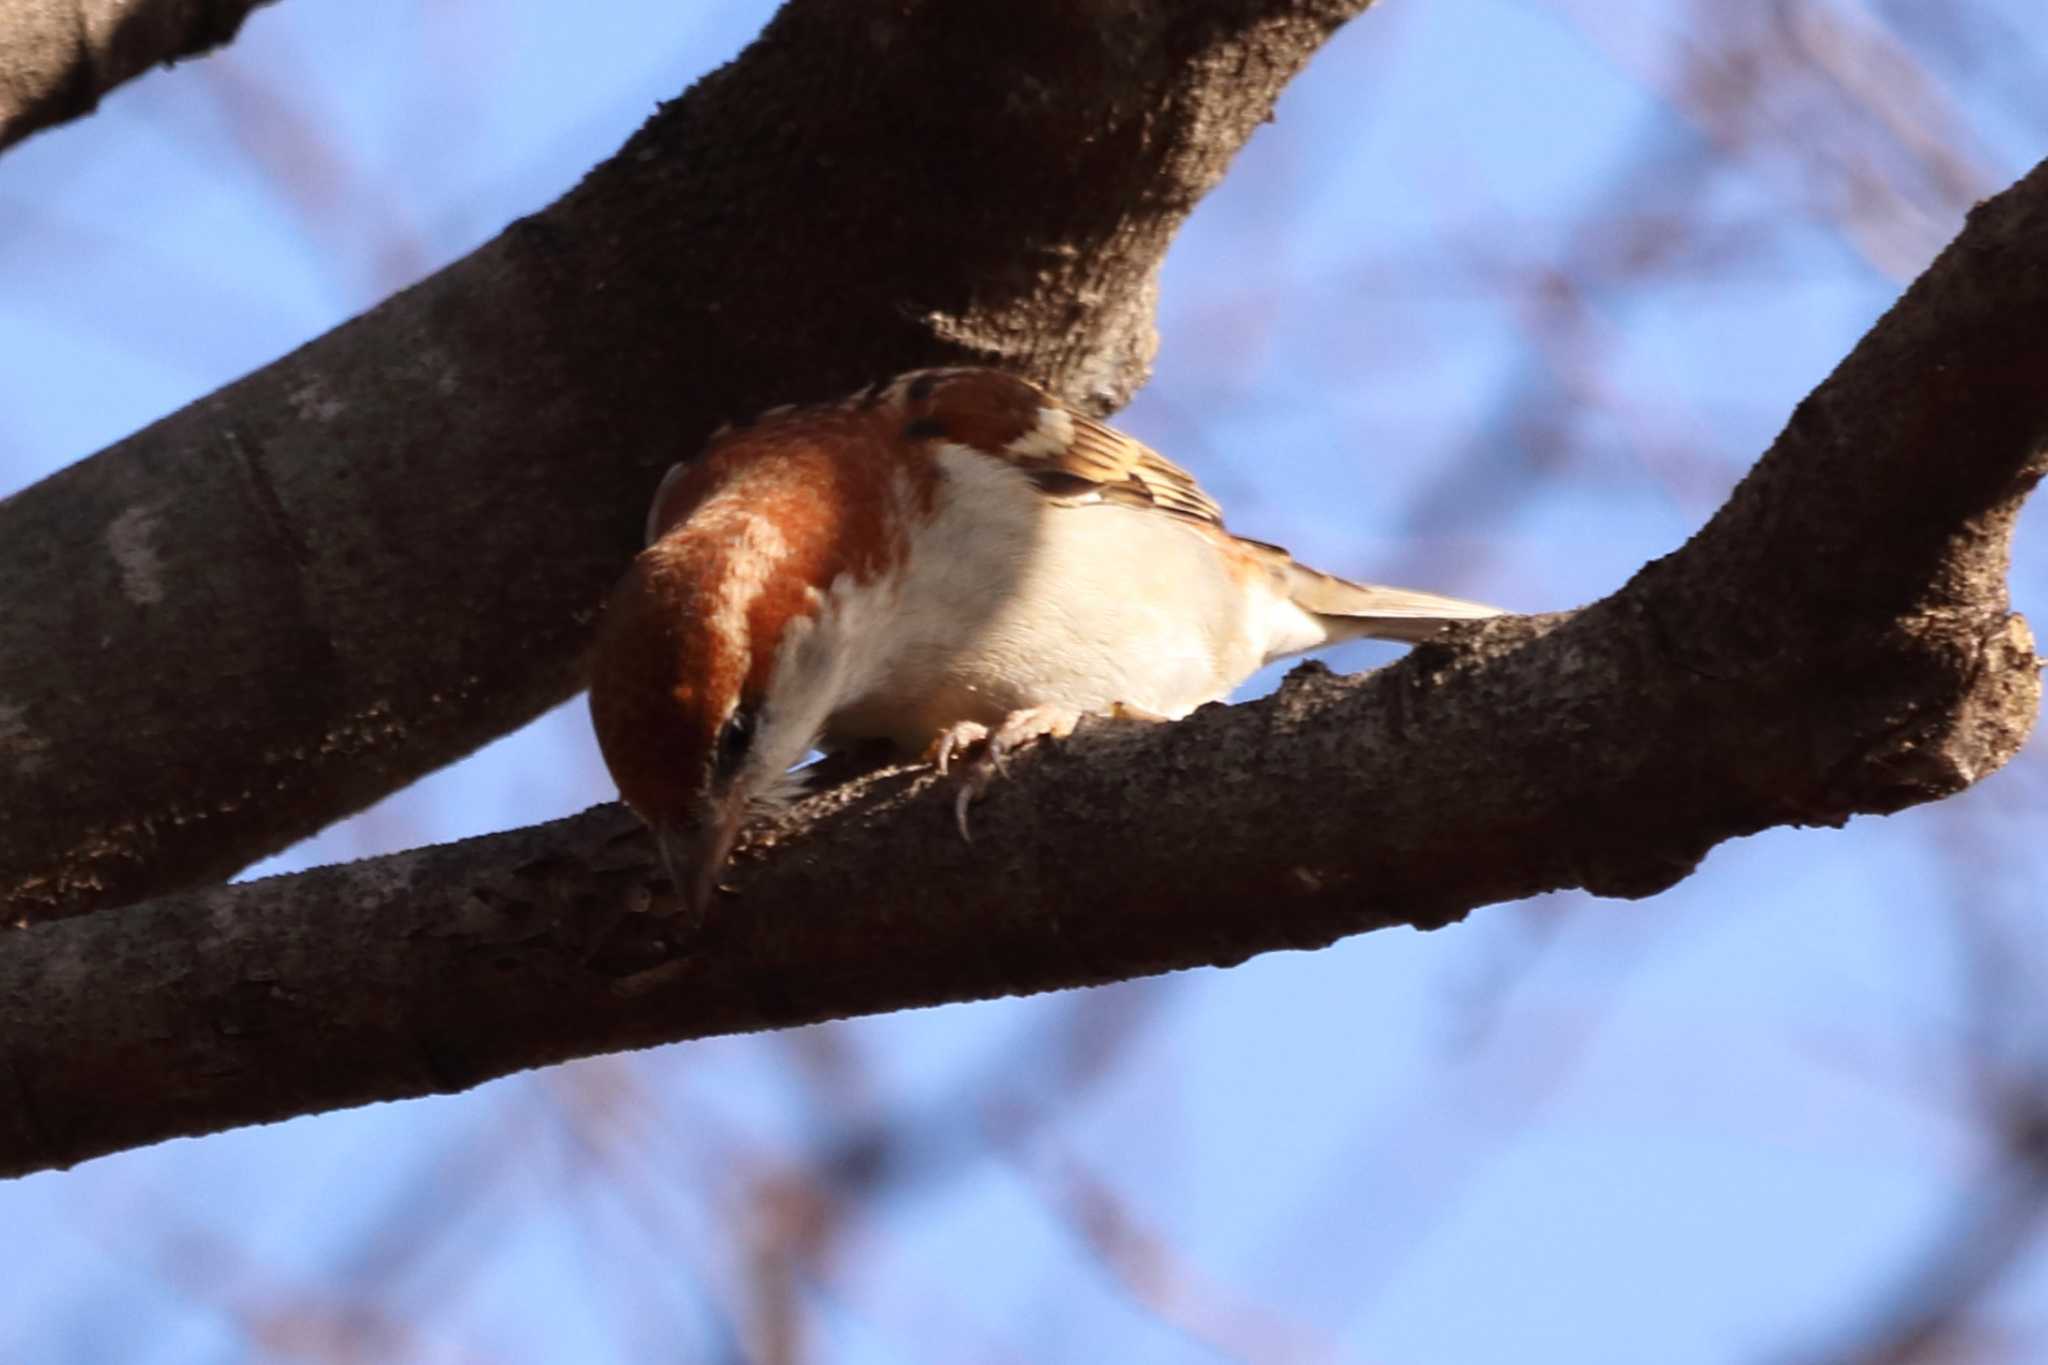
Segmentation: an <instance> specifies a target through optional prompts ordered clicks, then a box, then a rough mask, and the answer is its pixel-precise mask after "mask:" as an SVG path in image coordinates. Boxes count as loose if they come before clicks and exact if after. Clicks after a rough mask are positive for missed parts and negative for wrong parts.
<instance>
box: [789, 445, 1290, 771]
mask: <svg viewBox="0 0 2048 1365" xmlns="http://www.w3.org/2000/svg"><path fill="white" fill-rule="evenodd" d="M938 458H939V463H940V467H941V469H942V470H943V472H944V474H945V476H946V477H945V479H944V481H943V483H942V485H941V491H940V493H939V495H938V502H937V505H936V508H935V514H934V516H933V519H932V521H931V522H930V523H929V524H928V525H927V526H926V527H925V528H924V530H923V532H922V533H921V534H920V536H919V538H918V541H917V545H916V549H915V551H914V552H913V554H912V556H911V562H910V564H909V565H908V566H907V567H906V568H905V569H904V570H903V571H902V572H901V573H900V575H899V576H898V577H897V578H896V579H895V580H894V581H893V582H892V583H890V584H888V585H887V587H886V590H885V591H884V592H881V593H877V594H875V595H874V601H873V608H874V609H873V610H872V611H869V610H866V609H860V610H857V611H856V612H855V613H854V614H855V615H857V616H859V617H862V618H864V619H861V620H852V619H848V620H844V621H842V622H838V623H835V624H836V625H837V626H838V627H839V629H837V630H834V631H833V633H834V634H835V635H838V636H839V637H840V641H841V644H842V645H843V646H844V647H845V648H846V649H847V650H848V654H849V655H850V656H856V657H857V659H858V662H855V663H853V667H852V668H851V669H850V670H849V672H848V673H847V674H846V675H845V676H843V677H842V678H841V680H840V681H841V684H842V686H844V687H845V688H846V690H845V691H844V692H842V693H841V694H840V695H841V698H843V700H841V701H840V702H839V703H838V704H837V705H836V706H835V707H834V708H833V713H832V715H831V717H830V719H829V721H828V722H827V725H826V731H827V736H828V738H830V739H833V740H842V741H843V740H850V739H855V738H862V737H870V736H882V737H886V738H889V739H892V740H894V741H895V742H896V743H897V744H898V745H899V746H900V747H902V748H904V749H907V750H912V751H915V750H918V749H921V748H922V747H923V746H924V745H925V744H926V743H927V742H928V741H929V740H930V739H931V738H932V736H934V735H935V734H937V733H938V732H939V731H940V730H941V729H943V728H944V727H945V726H947V725H950V724H951V723H953V722H954V721H959V720H979V721H981V722H983V723H985V724H993V723H994V722H996V721H998V720H1000V719H1001V718H1002V717H1003V716H1004V715H1006V714H1008V713H1009V712H1011V711H1015V710H1019V709H1022V708H1024V707H1029V706H1061V707H1070V708H1073V709H1075V710H1078V711H1083V712H1101V711H1107V710H1109V709H1110V708H1111V707H1112V706H1114V705H1115V704H1116V703H1119V702H1122V703H1124V704H1126V705H1129V706H1135V707H1138V708H1141V709H1143V710H1146V711H1151V712H1156V713H1158V714H1160V715H1164V716H1175V717H1177V716H1182V715H1185V714H1186V713H1187V712H1189V711H1191V710H1193V709H1194V708H1195V707H1197V706H1199V705H1201V704H1202V703H1203V702H1207V701H1213V700H1215V699H1217V698H1219V697H1222V696H1223V695H1225V694H1226V693H1228V692H1229V691H1230V689H1231V688H1233V687H1235V686H1236V685H1237V684H1238V683H1239V682H1241V681H1243V679H1244V678H1246V677H1247V676H1249V675H1250V674H1251V672H1252V671H1253V670H1254V669H1256V668H1257V667H1258V666H1259V665H1260V664H1261V663H1263V662H1265V661H1266V659H1267V658H1269V657H1275V656H1277V655H1279V654H1286V653H1293V652H1295V651H1297V650H1300V649H1306V648H1310V647H1312V646H1313V645H1315V644H1318V643H1321V641H1322V639H1323V634H1324V632H1323V631H1322V629H1321V627H1320V626H1319V625H1317V623H1316V621H1315V618H1313V617H1312V616H1309V615H1308V614H1307V613H1305V612H1303V611H1301V610H1300V609H1299V608H1297V607H1295V606H1294V605H1293V604H1292V603H1291V602H1289V601H1287V600H1286V598H1285V596H1284V593H1283V591H1282V590H1281V588H1280V587H1279V585H1278V584H1277V582H1275V581H1273V580H1272V579H1270V578H1269V576H1267V575H1264V574H1254V575H1252V576H1251V577H1250V579H1249V580H1247V579H1246V578H1244V577H1240V576H1238V575H1235V574H1233V573H1232V572H1231V571H1230V568H1229V565H1228V563H1227V561H1226V560H1225V559H1224V558H1223V557H1222V556H1221V555H1220V554H1219V553H1218V550H1217V547H1216V545H1215V544H1214V542H1213V541H1211V540H1209V539H1207V538H1206V537H1205V536H1204V535H1203V534H1202V533H1201V532H1200V531H1199V530H1197V529H1196V528H1195V527H1193V526H1191V525H1188V524H1186V523H1183V522H1181V521H1180V520H1179V519H1177V518H1175V517H1173V516H1171V515H1167V514H1164V513H1160V512H1157V511H1148V510H1146V509H1143V508H1135V507H1126V506H1120V505H1117V504H1113V503H1096V504H1089V505H1084V506H1061V505H1057V504H1053V503H1050V502H1048V501H1047V500H1046V499H1045V498H1044V497H1043V496H1042V495H1040V494H1039V493H1038V491H1037V490H1036V489H1035V488H1033V487H1032V486H1031V484H1030V483H1029V481H1028V480H1027V479H1026V478H1025V476H1024V475H1023V473H1022V472H1021V471H1019V470H1017V469H1016V468H1014V467H1013V466H1010V465H1007V464H1004V463H1002V462H1001V461H998V460H993V459H990V458H989V457H988V456H986V455H983V454H979V453H977V452H975V451H971V450H965V449H960V448H957V447H954V448H942V449H941V450H940V452H939V456H938ZM848 662H852V660H851V659H849V660H848Z"/></svg>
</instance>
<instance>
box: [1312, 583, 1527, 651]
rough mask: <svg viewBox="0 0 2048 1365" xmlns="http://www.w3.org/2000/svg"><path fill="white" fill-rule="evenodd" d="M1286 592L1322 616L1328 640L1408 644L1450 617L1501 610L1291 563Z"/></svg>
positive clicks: (1437, 628) (1467, 618)
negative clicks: (1359, 581) (1354, 580)
mask: <svg viewBox="0 0 2048 1365" xmlns="http://www.w3.org/2000/svg"><path fill="white" fill-rule="evenodd" d="M1287 593H1288V596H1289V597H1291V598H1293V599H1294V604H1295V605H1296V606H1298V607H1300V608H1302V610H1304V611H1309V612H1313V613H1314V614H1315V615H1316V616H1317V617H1319V618H1320V619H1321V620H1322V622H1323V624H1324V625H1325V627H1327V628H1328V630H1329V632H1330V639H1331V641H1332V642H1335V641H1338V640H1356V639H1360V638H1369V639H1374V640H1400V641H1403V642H1405V643H1407V644H1411V645H1412V644H1417V643H1419V642H1421V641H1423V640H1427V639H1428V638H1429V637H1430V636H1432V635H1434V634H1436V633H1437V632H1438V631H1440V630H1442V629H1443V628H1444V627H1445V626H1447V625H1449V624H1451V623H1452V622H1453V621H1480V620H1484V619H1485V618H1487V617H1489V616H1503V615H1505V614H1506V613H1505V612H1503V611H1502V610H1501V609H1500V608H1499V607H1489V606H1484V605H1482V604H1481V603H1478V602H1467V601H1465V600H1464V599H1462V598H1458V597H1444V596H1442V595H1440V594H1438V593H1433V592H1418V591H1416V590H1415V589H1413V588H1383V587H1380V586H1379V585H1378V584H1375V583H1353V582H1351V581H1350V580H1349V579H1345V578H1338V577H1336V576H1334V575H1332V574H1326V573H1322V572H1320V571H1318V570H1315V569H1311V568H1308V567H1307V566H1306V565H1302V564H1294V563H1290V564H1289V565H1288V566H1287Z"/></svg>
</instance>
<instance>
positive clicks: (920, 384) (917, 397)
mask: <svg viewBox="0 0 2048 1365" xmlns="http://www.w3.org/2000/svg"><path fill="white" fill-rule="evenodd" d="M938 386H939V376H938V375H937V373H935V372H934V371H931V370H927V371H925V372H924V373H923V374H921V375H919V376H918V377H917V378H915V379H913V380H911V381H910V387H909V388H908V389H905V390H904V396H905V397H907V398H909V399H910V401H911V402H913V403H922V402H924V401H925V400H926V399H928V398H930V397H931V396H932V390H933V389H935V388H937V387H938Z"/></svg>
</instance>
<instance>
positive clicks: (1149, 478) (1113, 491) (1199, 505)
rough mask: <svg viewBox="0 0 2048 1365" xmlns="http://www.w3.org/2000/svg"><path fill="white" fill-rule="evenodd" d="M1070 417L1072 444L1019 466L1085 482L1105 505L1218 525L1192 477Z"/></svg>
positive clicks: (1218, 515) (1142, 447) (1137, 445)
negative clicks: (1046, 468) (1143, 508)
mask: <svg viewBox="0 0 2048 1365" xmlns="http://www.w3.org/2000/svg"><path fill="white" fill-rule="evenodd" d="M1051 401H1057V400H1051ZM1069 416H1071V417H1072V418H1073V419H1074V439H1073V440H1071V441H1069V442H1068V443H1067V446H1066V449H1064V450H1063V451H1061V452H1060V453H1059V454H1057V455H1053V456H1048V457H1043V458H1040V459H1036V460H1032V459H1020V460H1018V463H1020V464H1023V465H1025V466H1026V467H1027V468H1028V467H1030V466H1031V465H1033V464H1038V465H1049V466H1051V467H1052V468H1054V469H1057V470H1058V471H1059V473H1061V474H1064V475H1068V476H1070V477H1073V478H1079V479H1086V480H1087V481H1088V482H1090V483H1092V484H1095V485H1096V486H1097V490H1098V491H1099V492H1100V493H1101V495H1102V497H1103V498H1104V500H1106V501H1110V502H1122V503H1135V504H1143V505H1150V506H1153V507H1157V508H1158V509H1160V510H1161V511H1162V512H1172V513H1173V514H1175V515H1176V516H1182V517H1187V518H1188V519H1189V520H1191V521H1205V522H1208V523H1209V524H1210V525H1212V526H1219V527H1220V526H1221V525H1223V509H1222V508H1220V507H1218V506H1217V505H1216V501H1215V499H1213V498H1211V497H1210V496H1209V495H1208V494H1207V493H1204V492H1203V491H1202V486H1201V485H1200V484H1198V483H1196V482H1195V477H1194V475H1192V474H1190V473H1188V472H1187V471H1186V470H1185V469H1182V468H1181V467H1180V466H1179V465H1177V464H1175V463H1174V462H1173V461H1171V460H1169V459H1167V458H1166V457H1165V456H1164V455H1161V454H1160V453H1159V452H1158V451H1156V450H1154V449H1152V448H1151V447H1150V446H1148V445H1146V444H1145V443H1144V442H1142V441H1138V440H1134V439H1132V438H1131V437H1129V436H1126V435H1124V434H1123V433H1122V432H1121V431H1118V430H1117V429H1116V428H1115V427H1112V426H1108V425H1105V424H1104V423H1101V422H1098V421H1096V420H1095V419H1094V418H1092V417H1083V416H1082V415H1081V414H1080V413H1077V412H1071V411H1070V412H1069ZM1013 458H1015V457H1013Z"/></svg>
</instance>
